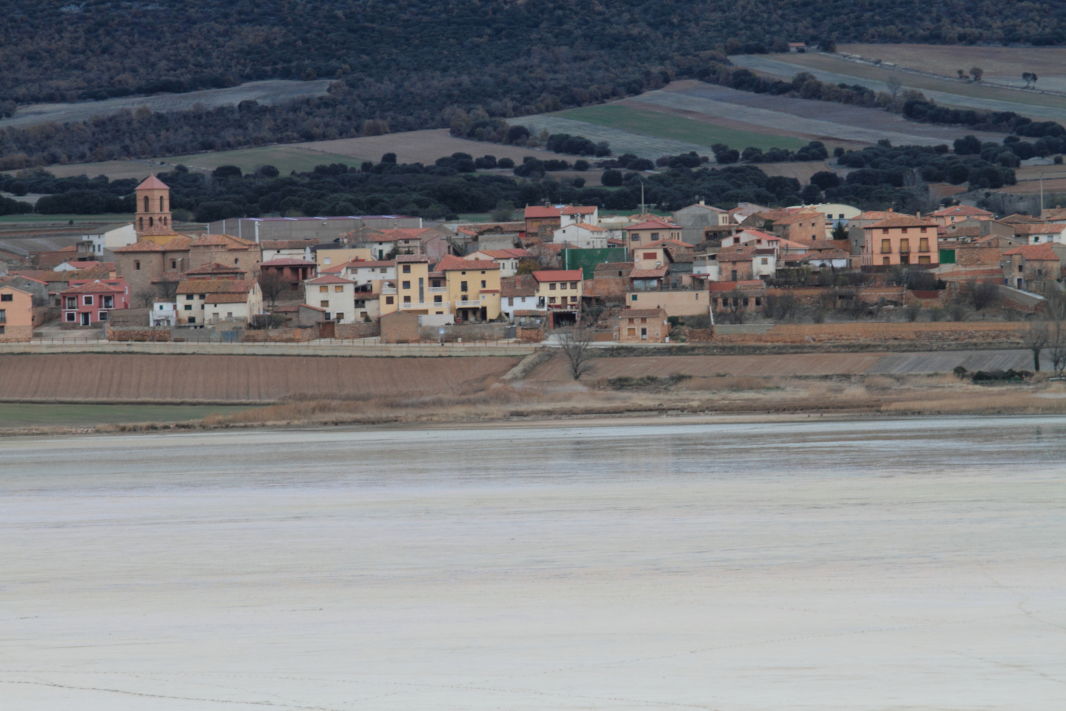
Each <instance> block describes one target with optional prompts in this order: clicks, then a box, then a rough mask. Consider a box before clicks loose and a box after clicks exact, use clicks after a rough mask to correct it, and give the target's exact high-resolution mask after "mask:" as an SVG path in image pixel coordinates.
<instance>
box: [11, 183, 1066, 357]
mask: <svg viewBox="0 0 1066 711" xmlns="http://www.w3.org/2000/svg"><path fill="white" fill-rule="evenodd" d="M136 205H137V212H136V214H135V215H133V220H132V222H130V223H127V224H122V225H114V226H108V227H107V228H105V229H102V230H98V231H96V232H94V233H91V234H81V235H73V236H71V235H70V234H69V233H68V234H67V235H66V238H67V240H68V241H70V242H72V243H71V244H69V245H67V246H65V247H63V248H60V249H52V250H41V251H28V250H18V251H9V250H12V248H10V247H8V248H4V247H0V259H2V260H3V261H0V342H41V343H47V342H49V341H56V340H60V341H65V340H69V339H71V338H82V339H88V340H91V339H95V340H111V341H153V342H164V341H175V342H180V341H219V342H241V341H252V342H258V343H269V342H311V341H322V340H324V339H325V340H328V339H332V340H346V341H352V342H353V343H375V344H378V343H381V344H387V343H441V344H443V343H445V342H448V343H466V344H470V343H483V342H487V341H491V342H505V341H513V342H526V343H537V342H542V341H546V340H547V341H549V342H550V341H551V340H552V338H553V335H554V334H561V333H570V334H573V333H574V332H575V331H580V333H581V334H582V337H583V338H587V339H588V340H590V341H599V342H613V343H620V344H662V343H684V342H698V341H710V340H713V339H714V337H715V335H714V334H715V329H716V327H722V326H724V325H726V324H730V325H735V324H741V323H745V322H749V323H750V322H767V321H774V320H807V321H809V322H811V323H815V324H818V323H824V322H826V321H827V320H828V321H841V320H845V321H846V320H855V319H863V318H866V319H869V318H871V317H872V316H875V317H876V318H878V319H880V320H897V321H911V322H913V321H918V320H941V319H944V320H961V319H964V318H966V317H967V313H970V314H972V313H975V312H976V311H981V310H984V311H985V313H986V314H987V313H989V312H991V311H992V309H993V307H995V309H997V310H998V312H999V313H1000V314H1004V313H1005V314H1008V316H1005V317H1004V316H1001V317H1003V318H1006V317H1015V318H1019V319H1024V318H1026V317H1027V316H1030V315H1031V314H1033V313H1037V312H1039V311H1041V310H1042V309H1043V308H1044V303H1045V301H1046V300H1047V295H1048V294H1049V293H1050V294H1053V293H1057V291H1058V290H1059V289H1060V288H1061V287H1060V280H1061V276H1062V264H1063V259H1064V258H1066V209H1050V210H1044V211H1043V213H1042V214H1041V215H1038V216H1030V215H1021V214H1013V215H1006V216H999V217H997V215H995V214H993V213H992V212H989V211H987V210H983V209H980V208H977V207H972V206H967V205H953V206H948V207H944V208H942V209H939V210H936V211H934V212H931V213H929V214H924V215H923V214H903V213H897V212H893V211H891V210H888V211H866V212H863V211H860V210H859V209H857V208H854V207H851V206H848V205H838V204H818V205H802V206H795V207H787V208H773V209H771V208H766V207H761V206H758V205H753V204H746V203H742V204H740V205H738V206H737V207H735V208H732V209H728V210H727V209H722V208H719V207H715V206H713V205H709V204H705V203H704V201H702V200H698V199H697V200H696V201H695V202H693V204H691V205H689V206H687V207H684V208H683V209H680V210H678V211H676V212H674V213H672V214H654V213H651V212H647V211H642V212H639V213H638V214H630V215H614V214H611V215H608V214H601V211H600V210H599V209H598V208H597V207H595V206H587V205H535V206H527V207H525V208H524V210H523V214H522V218H523V219H521V220H514V221H503V222H468V223H462V222H459V223H448V224H444V223H441V224H425V223H424V221H423V220H422V219H421V218H414V217H403V216H397V215H380V216H337V217H315V218H286V217H274V218H271V217H265V218H239V219H229V220H221V221H219V222H217V223H211V224H207V225H199V226H195V225H180V226H179V225H174V224H173V223H172V219H171V209H170V190H169V188H168V186H167V185H166V184H165V183H163V182H162V181H161V180H159V179H158V178H157V177H154V176H150V177H148V178H147V179H145V180H144V181H143V182H142V183H141V184H140V185H139V186H138V187H137V189H136ZM197 227H198V229H194V228H197ZM38 232H47V230H40V229H38ZM30 236H32V233H31V235H30ZM3 244H6V243H4V242H0V245H3Z"/></svg>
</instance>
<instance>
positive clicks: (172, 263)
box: [170, 259, 178, 269]
mask: <svg viewBox="0 0 1066 711" xmlns="http://www.w3.org/2000/svg"><path fill="white" fill-rule="evenodd" d="M170 268H171V269H177V268H178V260H177V259H171V260H170Z"/></svg>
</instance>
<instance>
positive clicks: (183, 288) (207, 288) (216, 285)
mask: <svg viewBox="0 0 1066 711" xmlns="http://www.w3.org/2000/svg"><path fill="white" fill-rule="evenodd" d="M254 285H255V282H254V281H253V280H251V279H182V280H181V281H180V282H178V290H177V293H179V294H247V293H248V292H249V291H251V290H252V288H253V286H254Z"/></svg>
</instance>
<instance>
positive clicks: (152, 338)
mask: <svg viewBox="0 0 1066 711" xmlns="http://www.w3.org/2000/svg"><path fill="white" fill-rule="evenodd" d="M107 340H109V341H122V342H130V341H133V342H139V343H160V342H164V341H169V340H170V329H169V328H149V327H147V326H145V327H144V328H108V329H107Z"/></svg>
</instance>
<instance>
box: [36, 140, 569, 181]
mask: <svg viewBox="0 0 1066 711" xmlns="http://www.w3.org/2000/svg"><path fill="white" fill-rule="evenodd" d="M386 153H395V154H396V159H397V160H398V161H399V162H401V163H424V164H429V163H432V162H434V161H435V160H437V159H438V158H442V157H444V156H450V155H451V154H453V153H469V154H470V155H472V156H474V157H479V156H483V155H486V154H489V155H494V156H496V157H497V158H511V159H512V160H514V161H515V162H517V163H520V162H521V161H522V159H523V158H524V157H525V156H533V157H535V158H540V159H541V160H547V159H552V158H556V159H557V158H563V159H566V160H570V161H573V160H574V159H575V156H568V155H562V154H560V153H553V152H551V151H545V150H541V149H538V148H525V147H523V146H504V145H500V144H497V143H482V142H480V141H471V140H468V139H465V138H456V137H455V136H452V135H451V134H450V133H448V130H447V129H443V128H441V129H431V130H425V131H406V132H402V133H389V134H385V135H383V136H365V137H363V138H339V139H336V140H331V141H312V142H308V143H287V144H279V145H273V146H259V147H257V148H244V149H240V150H232V151H216V152H213V153H195V154H188V155H178V156H166V157H161V158H150V159H145V160H125V161H103V162H100V163H70V164H65V165H52V166H48V167H47V168H45V170H47V171H48V172H50V173H52V174H53V175H56V176H58V177H66V176H72V175H89V176H96V175H106V176H108V177H109V178H137V177H144V176H146V175H148V174H150V173H158V172H163V171H168V170H173V169H174V166H176V165H184V166H185V167H187V168H189V169H190V170H197V171H201V172H205V173H209V172H211V171H212V170H214V169H215V168H217V167H218V166H220V165H236V166H237V167H239V168H240V169H241V170H243V171H245V172H249V171H253V170H255V169H256V168H258V167H259V166H261V165H272V166H274V167H275V168H277V169H278V170H279V171H281V173H282V174H287V173H289V172H291V171H294V170H295V171H298V172H299V171H308V170H312V169H313V168H314V167H315V166H316V165H323V164H328V163H344V164H346V165H353V166H358V165H361V164H362V163H363V162H364V161H373V162H377V161H379V160H381V156H383V155H384V154H386Z"/></svg>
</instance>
